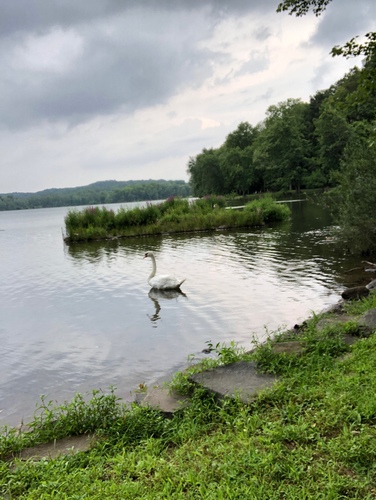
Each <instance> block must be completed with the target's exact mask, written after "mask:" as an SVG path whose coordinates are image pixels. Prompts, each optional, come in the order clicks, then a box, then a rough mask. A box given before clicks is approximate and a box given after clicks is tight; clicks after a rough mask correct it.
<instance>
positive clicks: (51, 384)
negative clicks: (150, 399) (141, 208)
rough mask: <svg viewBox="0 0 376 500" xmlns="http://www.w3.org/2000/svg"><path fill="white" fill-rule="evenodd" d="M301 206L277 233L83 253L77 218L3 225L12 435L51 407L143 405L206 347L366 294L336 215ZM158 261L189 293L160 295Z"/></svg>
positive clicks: (13, 218)
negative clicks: (147, 392) (44, 406)
mask: <svg viewBox="0 0 376 500" xmlns="http://www.w3.org/2000/svg"><path fill="white" fill-rule="evenodd" d="M290 205H291V207H292V217H291V220H289V221H288V222H284V223H282V224H279V225H275V226H273V227H266V228H262V229H260V228H257V229H253V230H241V231H227V232H211V233H197V234H190V235H184V236H182V235H176V236H172V235H171V236H163V237H150V238H137V239H129V240H119V241H111V242H93V243H90V244H88V243H84V244H75V245H71V246H66V245H65V244H64V242H63V238H62V229H63V227H64V217H65V215H66V213H67V211H68V210H69V209H68V208H54V209H39V210H25V211H12V212H0V256H1V260H0V266H1V277H2V279H1V301H0V353H1V364H0V425H5V424H6V425H17V424H19V423H20V421H21V420H22V419H24V420H25V421H26V422H27V421H28V420H30V418H31V417H32V415H33V413H34V410H35V408H36V405H37V403H38V402H39V401H40V396H41V395H45V396H46V399H47V400H53V401H56V402H57V403H62V402H63V401H65V400H70V399H71V398H72V397H73V396H74V394H75V393H76V392H81V393H87V392H91V390H92V389H102V390H104V391H106V390H108V388H109V387H110V386H114V387H116V388H117V390H116V393H117V394H118V395H119V396H121V397H123V398H125V399H126V400H132V398H133V394H134V391H135V390H136V389H137V388H138V385H139V384H140V383H143V384H146V385H150V384H153V383H155V382H157V381H159V380H165V379H168V377H169V376H171V375H172V374H173V373H174V372H175V371H176V370H179V369H182V368H183V367H184V366H186V363H187V359H188V356H190V355H194V356H195V358H196V359H201V358H202V357H204V356H205V354H203V353H202V350H203V349H205V348H206V347H207V344H206V343H207V342H209V341H210V342H212V343H213V344H216V343H217V342H220V343H223V342H226V343H229V342H230V341H232V340H235V341H236V342H238V343H239V344H240V345H242V346H244V347H245V348H247V349H250V348H251V347H252V339H253V338H257V339H259V340H263V339H265V338H266V336H267V335H268V333H270V332H273V331H275V330H276V329H278V328H279V327H292V326H293V325H294V324H295V323H299V322H301V321H303V320H304V319H306V318H307V317H308V316H309V315H310V314H311V313H312V312H313V311H315V312H319V311H321V310H322V309H323V308H325V307H328V306H329V305H331V304H333V303H335V302H337V301H338V299H339V294H340V293H341V291H342V290H343V289H344V288H345V287H346V286H351V285H354V284H358V283H359V282H361V283H362V284H364V283H366V282H367V278H368V277H367V276H365V275H364V274H363V275H362V274H361V273H360V274H359V273H355V274H354V273H353V272H350V273H349V272H348V270H349V269H351V268H353V267H356V266H359V265H360V264H359V260H355V261H354V259H352V258H350V257H348V256H346V255H344V254H343V253H342V252H340V251H339V250H338V249H336V247H335V246H334V245H333V241H332V238H331V220H330V216H329V215H328V214H327V213H326V212H325V211H324V210H323V208H322V207H320V206H319V205H314V204H312V203H310V202H307V201H301V202H293V203H290ZM118 206H119V205H117V206H115V208H117V207H118ZM123 206H127V204H123ZM130 206H133V205H130ZM147 250H153V251H154V253H155V255H156V258H157V265H158V270H159V272H161V273H169V274H174V275H176V276H177V277H179V278H186V282H185V283H184V284H183V286H182V290H183V292H184V294H178V293H170V294H168V295H166V294H165V295H162V294H157V293H155V292H150V287H149V285H148V284H147V277H148V276H149V274H150V272H151V261H150V259H145V260H144V259H143V256H144V253H145V252H146V251H147ZM362 280H363V281H362Z"/></svg>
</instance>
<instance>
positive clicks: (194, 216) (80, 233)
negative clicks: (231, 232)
mask: <svg viewBox="0 0 376 500" xmlns="http://www.w3.org/2000/svg"><path fill="white" fill-rule="evenodd" d="M289 214H290V210H289V208H288V207H287V206H286V205H282V204H277V203H275V202H274V201H273V200H272V198H271V197H269V196H266V197H264V198H262V199H260V200H255V201H252V202H250V203H248V204H247V205H246V207H245V209H244V210H231V209H228V210H226V209H225V200H224V199H223V198H222V197H217V196H210V197H206V198H202V199H198V200H196V201H194V202H189V201H188V200H186V199H180V198H169V199H168V200H166V201H165V202H163V203H159V204H148V205H147V206H146V207H136V208H134V209H131V210H125V209H124V208H121V209H120V210H119V211H118V212H117V213H115V212H114V211H113V210H108V209H107V208H106V207H87V208H85V209H83V210H81V211H77V210H71V211H69V212H68V214H67V216H66V217H65V228H66V233H67V238H66V241H68V242H74V241H89V240H98V239H105V238H119V237H127V236H128V237H129V236H142V235H154V234H163V233H182V232H191V231H203V230H213V229H217V228H236V227H254V226H261V225H263V224H266V223H270V222H276V221H281V220H284V219H286V218H287V217H288V216H289Z"/></svg>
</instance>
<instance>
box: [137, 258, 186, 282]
mask: <svg viewBox="0 0 376 500" xmlns="http://www.w3.org/2000/svg"><path fill="white" fill-rule="evenodd" d="M146 257H150V259H151V261H152V263H153V270H152V272H151V274H150V276H149V278H148V283H149V285H150V286H151V287H152V288H155V289H157V290H178V289H179V288H180V286H181V285H182V283H184V281H185V279H184V280H178V279H177V278H175V276H169V275H168V274H157V263H156V261H155V256H154V254H153V252H146V254H145V256H144V259H145V258H146Z"/></svg>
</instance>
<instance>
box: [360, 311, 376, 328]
mask: <svg viewBox="0 0 376 500" xmlns="http://www.w3.org/2000/svg"><path fill="white" fill-rule="evenodd" d="M359 324H360V325H361V326H362V327H364V328H365V329H366V330H367V333H369V334H371V333H373V332H376V309H369V310H368V311H367V312H366V313H364V314H363V316H362V317H361V318H360V320H359Z"/></svg>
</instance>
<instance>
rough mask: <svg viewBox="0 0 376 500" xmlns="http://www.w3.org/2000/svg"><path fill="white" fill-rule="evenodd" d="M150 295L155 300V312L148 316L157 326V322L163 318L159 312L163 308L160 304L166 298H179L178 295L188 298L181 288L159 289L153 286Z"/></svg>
mask: <svg viewBox="0 0 376 500" xmlns="http://www.w3.org/2000/svg"><path fill="white" fill-rule="evenodd" d="M148 296H149V298H150V300H151V301H152V302H153V304H154V308H155V312H154V314H152V315H151V316H150V315H149V314H148V317H149V318H150V321H151V322H152V324H153V326H154V327H155V328H156V327H157V325H156V322H157V321H158V320H160V319H161V316H160V314H159V313H160V311H161V309H162V307H161V305H160V303H161V302H163V301H164V300H177V298H178V297H185V298H187V295H186V294H185V293H184V292H182V291H181V290H157V289H156V288H151V289H150V291H149V293H148Z"/></svg>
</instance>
